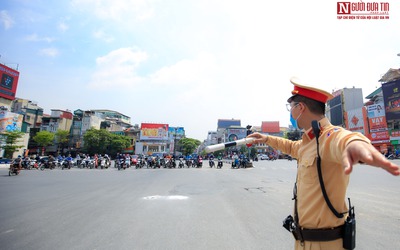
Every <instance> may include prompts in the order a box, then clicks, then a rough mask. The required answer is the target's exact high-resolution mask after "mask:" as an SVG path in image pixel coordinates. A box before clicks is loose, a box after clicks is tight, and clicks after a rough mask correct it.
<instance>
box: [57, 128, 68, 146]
mask: <svg viewBox="0 0 400 250" xmlns="http://www.w3.org/2000/svg"><path fill="white" fill-rule="evenodd" d="M55 138H56V141H57V143H58V145H59V146H61V151H62V150H63V149H64V148H65V145H67V144H68V142H69V131H68V130H61V129H59V130H57V132H56V134H55Z"/></svg>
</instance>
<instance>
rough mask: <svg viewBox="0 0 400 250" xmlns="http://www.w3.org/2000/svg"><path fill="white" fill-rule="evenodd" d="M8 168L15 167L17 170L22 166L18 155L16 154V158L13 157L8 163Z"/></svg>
mask: <svg viewBox="0 0 400 250" xmlns="http://www.w3.org/2000/svg"><path fill="white" fill-rule="evenodd" d="M10 168H12V169H15V168H17V171H18V172H19V171H20V170H21V168H22V157H21V156H20V155H18V157H17V158H15V159H14V160H13V161H12V162H11V164H10Z"/></svg>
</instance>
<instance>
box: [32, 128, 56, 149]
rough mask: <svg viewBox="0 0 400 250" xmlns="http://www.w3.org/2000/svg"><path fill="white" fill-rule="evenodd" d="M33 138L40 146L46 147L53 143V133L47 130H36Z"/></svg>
mask: <svg viewBox="0 0 400 250" xmlns="http://www.w3.org/2000/svg"><path fill="white" fill-rule="evenodd" d="M33 140H34V141H35V142H36V143H37V144H38V145H39V146H41V147H46V146H48V145H50V144H52V143H53V141H54V134H53V133H51V132H49V131H40V132H37V133H36V135H35V136H34V137H33Z"/></svg>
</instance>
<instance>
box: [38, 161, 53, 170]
mask: <svg viewBox="0 0 400 250" xmlns="http://www.w3.org/2000/svg"><path fill="white" fill-rule="evenodd" d="M55 167H56V165H55V162H49V161H46V162H41V163H40V164H39V168H40V170H42V171H43V170H45V169H46V168H48V169H50V170H53V169H54V168H55Z"/></svg>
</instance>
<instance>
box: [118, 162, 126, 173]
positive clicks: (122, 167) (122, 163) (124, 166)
mask: <svg viewBox="0 0 400 250" xmlns="http://www.w3.org/2000/svg"><path fill="white" fill-rule="evenodd" d="M117 167H118V170H121V169H123V170H125V169H126V163H125V160H124V159H119V160H118V161H117Z"/></svg>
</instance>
